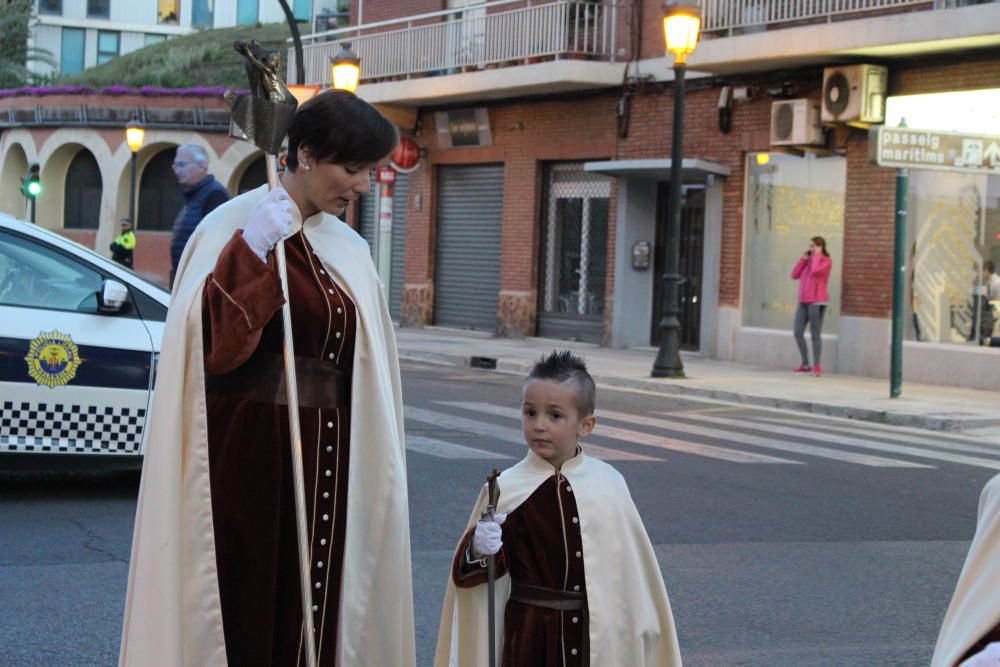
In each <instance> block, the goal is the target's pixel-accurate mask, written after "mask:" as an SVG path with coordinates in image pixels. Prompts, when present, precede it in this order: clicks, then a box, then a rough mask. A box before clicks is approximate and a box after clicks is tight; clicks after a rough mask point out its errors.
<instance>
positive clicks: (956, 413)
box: [396, 327, 1000, 439]
mask: <svg viewBox="0 0 1000 667" xmlns="http://www.w3.org/2000/svg"><path fill="white" fill-rule="evenodd" d="M396 338H397V342H398V345H399V356H400V359H401V360H406V361H421V362H430V363H437V364H445V365H451V366H466V367H467V366H478V367H482V368H495V369H496V370H497V371H500V372H506V373H516V374H523V373H526V372H527V371H528V369H529V368H530V367H531V364H532V362H533V361H534V360H535V359H537V358H538V357H539V356H540V355H541V354H542V353H544V352H548V351H551V350H553V349H557V348H558V349H571V350H574V351H575V352H577V353H579V354H582V355H583V356H585V357H586V359H587V364H588V366H589V368H590V371H591V374H592V375H593V376H594V379H595V380H597V382H598V384H600V385H602V386H605V387H614V388H620V389H640V390H644V391H649V392H654V393H660V394H664V395H672V396H690V397H695V398H709V399H715V400H721V401H728V402H733V403H744V404H747V405H754V406H764V407H772V408H783V409H788V410H800V411H802V412H811V413H815V414H823V415H830V416H835V417H849V418H852V419H860V420H865V421H872V422H881V423H885V424H894V425H899V426H913V427H918V428H925V429H933V430H938V431H966V432H969V431H975V432H977V433H981V434H982V435H983V436H987V437H990V438H991V439H992V438H994V437H997V436H1000V396H998V395H996V394H994V393H991V392H988V391H981V390H976V389H960V388H956V387H945V386H938V385H927V384H915V383H908V382H906V378H905V377H904V378H903V395H902V396H901V397H900V398H897V399H890V398H889V381H888V380H886V379H877V378H866V377H857V376H850V375H824V376H823V377H820V378H816V377H812V376H796V375H794V374H792V373H791V371H790V370H789V371H780V370H774V369H770V368H760V367H757V366H750V365H746V364H737V363H732V362H725V361H717V360H714V359H705V358H703V357H701V356H699V355H696V354H687V353H684V354H683V355H682V358H683V361H684V370H685V373H686V374H687V377H686V378H684V379H681V380H677V379H654V378H651V377H649V371H650V368H651V367H652V364H653V359H654V358H655V356H656V351H655V350H654V349H652V348H639V349H629V350H612V349H609V348H606V347H600V346H597V345H591V344H587V343H574V342H570V341H561V340H553V339H548V338H527V339H523V340H514V339H509V338H493V337H491V336H489V335H487V334H484V333H479V332H471V331H461V330H455V329H440V328H435V327H428V328H424V329H413V328H402V329H397V331H396Z"/></svg>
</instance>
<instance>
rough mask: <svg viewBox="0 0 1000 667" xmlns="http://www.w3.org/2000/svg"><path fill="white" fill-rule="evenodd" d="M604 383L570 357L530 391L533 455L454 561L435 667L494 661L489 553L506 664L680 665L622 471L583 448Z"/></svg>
mask: <svg viewBox="0 0 1000 667" xmlns="http://www.w3.org/2000/svg"><path fill="white" fill-rule="evenodd" d="M595 403H596V388H595V385H594V381H593V379H592V378H591V377H590V374H589V373H587V368H586V365H585V364H584V362H583V361H582V360H581V359H580V358H578V357H575V356H573V355H572V354H571V353H569V352H562V353H553V354H551V355H549V356H547V357H545V358H543V359H542V360H540V361H539V362H538V363H537V364H535V367H534V368H533V369H532V371H531V373H529V375H528V378H527V379H526V380H525V382H524V386H523V388H522V406H521V407H522V424H523V430H524V439H525V442H526V444H527V446H528V450H529V451H528V453H527V456H525V458H524V459H523V460H522V461H521V462H520V463H518V464H517V465H515V466H513V467H512V468H509V469H507V470H505V471H504V472H503V473H502V474H501V475H500V478H499V479H498V485H499V489H500V498H499V504H498V506H497V509H496V514H495V520H494V521H478V522H477V521H476V519H477V518H478V517H479V516H480V515H481V514H482V511H483V509H484V507H485V502H486V492H485V488H484V490H483V492H482V493H480V496H479V501H478V502H477V504H476V507H475V509H474V510H473V513H472V519H470V521H469V527H468V530H467V531H466V533H465V535H464V537H463V538H462V540H461V542H460V543H459V545H458V549H457V551H456V554H455V557H454V561H453V563H452V571H451V576H450V577H449V582H448V587H447V592H446V594H445V601H444V608H443V611H442V616H441V629H440V632H439V635H438V645H437V656H436V658H435V663H434V664H435V667H479V666H480V665H485V664H487V659H488V652H489V649H488V641H489V640H488V630H487V611H486V609H487V604H486V596H487V588H486V586H483V585H482V584H483V583H485V582H486V565H485V564H486V557H487V556H490V555H494V554H495V555H496V577H497V585H496V605H497V606H496V608H497V610H498V612H497V631H496V637H497V655H499V656H500V664H501V666H502V667H549V666H555V665H559V666H560V667H571V666H590V665H593V666H600V667H615V666H621V667H654V666H655V667H680V665H681V658H680V651H679V649H678V646H677V633H676V631H675V629H674V620H673V615H672V613H671V611H670V602H669V600H668V599H667V592H666V589H665V587H664V585H663V578H662V577H661V575H660V569H659V565H658V563H657V561H656V556H655V554H654V553H653V548H652V545H651V544H650V542H649V537H648V536H647V534H646V531H645V529H644V528H643V525H642V521H641V519H640V518H639V514H638V512H637V511H636V508H635V505H634V504H633V502H632V498H631V496H630V495H629V491H628V487H627V486H626V484H625V480H624V479H623V478H622V476H621V474H620V473H618V471H616V470H615V469H614V468H612V467H611V466H609V465H608V464H607V463H604V462H603V461H599V460H597V459H593V458H590V457H588V456H587V455H586V454H585V453H584V452H583V451H582V449H581V447H580V445H579V440H580V438H582V437H584V436H586V435H588V434H589V433H590V432H591V431H592V430H593V429H594V426H595V424H596V418H595V416H594V407H595Z"/></svg>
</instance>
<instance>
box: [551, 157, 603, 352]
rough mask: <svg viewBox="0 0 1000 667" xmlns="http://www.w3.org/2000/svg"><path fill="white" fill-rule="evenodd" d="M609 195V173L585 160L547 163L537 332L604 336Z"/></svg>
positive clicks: (596, 339)
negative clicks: (587, 164)
mask: <svg viewBox="0 0 1000 667" xmlns="http://www.w3.org/2000/svg"><path fill="white" fill-rule="evenodd" d="M610 201H611V178H610V177H608V176H604V175H602V174H592V173H588V172H585V171H584V170H583V164H582V163H570V164H565V163H564V164H553V165H550V166H549V167H548V169H547V173H546V197H545V210H544V211H543V213H542V216H541V221H542V233H541V243H542V251H541V253H539V255H540V257H541V258H542V266H541V271H539V275H540V276H541V286H540V289H539V293H540V301H541V303H540V308H539V318H538V335H540V336H545V337H550V338H565V339H576V340H584V341H589V342H595V343H599V342H601V338H602V335H603V323H604V300H605V288H606V286H607V275H608V215H609V212H610V211H609V208H610Z"/></svg>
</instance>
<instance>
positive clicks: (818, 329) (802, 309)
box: [795, 303, 826, 366]
mask: <svg viewBox="0 0 1000 667" xmlns="http://www.w3.org/2000/svg"><path fill="white" fill-rule="evenodd" d="M825 314H826V305H824V304H819V303H800V304H799V307H798V309H797V310H796V311H795V342H796V343H798V345H799V354H800V355H802V365H803V366H808V365H809V349H808V348H807V347H806V338H805V335H804V334H805V332H806V323H807V322H808V323H809V333H810V334H811V335H812V342H813V361H814V362H815V364H816V365H817V366H819V365H820V358H821V356H822V354H823V336H822V334H823V316H824V315H825Z"/></svg>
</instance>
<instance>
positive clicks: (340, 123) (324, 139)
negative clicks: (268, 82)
mask: <svg viewBox="0 0 1000 667" xmlns="http://www.w3.org/2000/svg"><path fill="white" fill-rule="evenodd" d="M397 143H399V133H398V131H397V130H396V126H395V125H393V124H392V123H390V122H389V121H388V120H386V118H385V116H383V115H382V114H380V113H379V112H378V109H376V108H375V107H373V106H372V105H370V104H368V102H365V101H364V100H362V99H361V98H360V97H358V96H357V95H355V94H354V93H350V92H348V91H346V90H328V91H326V92H324V93H320V94H319V95H317V96H316V97H313V98H312V99H310V100H308V101H306V102H304V103H303V104H302V105H300V106H299V108H298V109H296V111H295V115H294V116H292V122H291V123H289V125H288V156H287V157H286V164H287V165H288V170H289V171H295V170H296V169H297V168H298V166H299V157H298V153H299V148H307V149H309V152H310V153H312V154H313V156H314V157H315V158H316V160H319V161H328V162H336V163H338V164H371V163H373V162H378V161H379V160H381V159H382V158H384V157H385V156H386V155H388V154H389V153H391V152H392V150H393V149H394V148H395V147H396V144H397Z"/></svg>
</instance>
